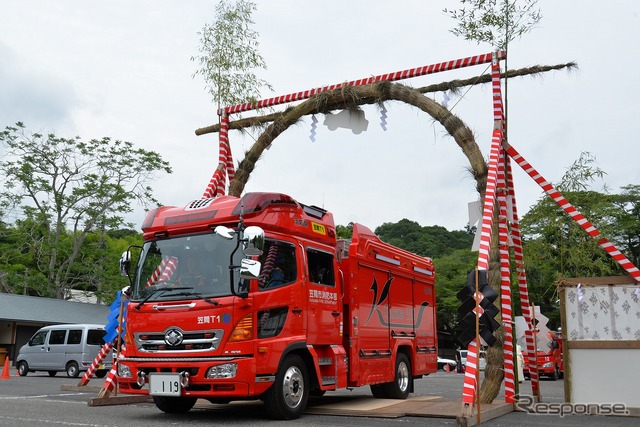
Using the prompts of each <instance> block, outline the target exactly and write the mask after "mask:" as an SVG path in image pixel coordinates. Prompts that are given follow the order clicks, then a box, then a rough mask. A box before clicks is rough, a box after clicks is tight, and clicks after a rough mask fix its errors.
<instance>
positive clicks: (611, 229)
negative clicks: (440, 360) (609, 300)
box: [514, 153, 640, 327]
mask: <svg viewBox="0 0 640 427" xmlns="http://www.w3.org/2000/svg"><path fill="white" fill-rule="evenodd" d="M604 174H605V173H604V171H602V170H601V169H600V168H598V167H597V165H596V161H595V158H594V157H593V156H592V155H591V154H590V153H581V155H580V157H579V159H578V160H576V161H575V162H574V163H573V164H572V165H571V166H570V167H569V168H568V169H567V172H566V173H565V174H564V176H563V177H562V179H561V181H560V182H559V183H558V184H557V185H556V187H557V188H558V189H560V190H561V191H562V193H563V195H564V196H565V198H566V199H567V200H569V201H570V203H571V204H572V205H573V206H575V207H576V209H578V211H579V212H580V213H582V214H583V215H584V216H585V217H586V218H587V219H588V220H589V222H591V223H592V224H593V225H594V226H596V227H597V228H598V230H600V232H601V233H602V235H604V236H607V237H608V238H609V239H610V240H611V241H612V242H613V243H614V244H615V245H616V247H618V249H620V250H621V251H622V252H626V253H630V254H631V253H632V251H633V245H631V246H629V245H627V243H628V242H629V241H632V240H633V238H631V240H630V239H628V238H627V237H625V236H629V235H632V234H633V230H636V232H637V230H640V223H639V222H638V217H637V216H636V219H635V220H633V209H634V204H637V203H638V202H639V201H640V199H639V198H638V195H636V196H635V197H633V196H632V195H631V194H621V195H615V194H608V193H605V192H598V191H594V190H592V189H590V187H591V185H592V184H593V183H594V182H595V180H596V179H599V178H602V177H603V176H604ZM625 188H628V187H625ZM634 201H635V203H634ZM627 208H628V209H629V211H630V212H631V213H630V214H629V212H628V211H627ZM520 224H521V227H522V234H523V244H524V256H525V265H526V270H527V281H528V285H529V296H530V299H531V301H532V302H533V303H535V304H536V305H539V306H540V308H541V311H542V313H544V314H545V315H546V316H547V317H548V318H549V320H550V326H552V327H553V326H558V323H559V320H560V319H559V314H560V313H559V311H558V309H559V307H558V304H557V293H556V282H557V281H558V280H559V279H561V278H563V277H589V276H613V275H621V274H625V272H624V270H623V269H622V267H620V265H619V264H618V263H617V262H616V261H615V260H614V259H613V258H612V257H610V256H609V255H608V254H607V252H606V251H604V250H603V249H602V248H601V247H600V245H599V244H598V242H597V241H596V240H595V239H593V238H592V237H591V236H590V235H589V234H587V232H585V231H584V230H583V229H582V227H581V226H580V225H578V224H577V223H576V222H575V221H574V220H573V219H572V218H571V217H570V216H569V215H568V214H567V213H566V212H565V211H564V210H563V209H562V208H560V207H559V206H558V204H557V203H556V202H555V201H554V200H552V199H550V198H549V197H548V196H547V195H546V194H544V195H543V196H542V197H541V198H540V199H539V200H538V202H537V203H536V204H535V205H534V206H533V207H532V208H531V209H530V210H529V212H527V213H526V214H525V215H524V216H523V217H522V221H521V222H520ZM622 224H625V225H624V226H622ZM629 231H631V232H630V233H629ZM637 237H638V236H637V234H636V239H637ZM630 259H633V258H630ZM514 301H515V302H518V301H517V300H516V299H514Z"/></svg>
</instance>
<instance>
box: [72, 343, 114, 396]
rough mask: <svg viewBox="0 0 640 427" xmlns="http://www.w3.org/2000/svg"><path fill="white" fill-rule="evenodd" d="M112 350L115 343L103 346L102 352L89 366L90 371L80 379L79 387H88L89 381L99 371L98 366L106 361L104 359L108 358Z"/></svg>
mask: <svg viewBox="0 0 640 427" xmlns="http://www.w3.org/2000/svg"><path fill="white" fill-rule="evenodd" d="M112 348H113V343H110V342H108V343H105V344H104V345H103V346H102V348H101V349H100V352H99V353H98V355H97V356H96V358H95V359H94V360H93V362H92V363H91V366H89V369H87V371H86V372H85V373H84V375H83V376H82V378H81V379H80V382H79V383H78V385H79V386H83V385H87V384H88V383H89V381H90V380H91V378H92V377H93V374H94V372H95V371H96V370H97V369H98V366H99V365H100V364H101V363H102V361H103V360H104V358H105V357H106V356H107V354H108V353H109V351H110V350H111V349H112Z"/></svg>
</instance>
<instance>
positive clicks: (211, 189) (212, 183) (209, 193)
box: [202, 164, 223, 199]
mask: <svg viewBox="0 0 640 427" xmlns="http://www.w3.org/2000/svg"><path fill="white" fill-rule="evenodd" d="M222 171H223V165H221V164H218V167H217V168H216V170H215V171H213V175H211V179H210V180H209V184H207V188H205V189H204V193H202V199H211V198H213V197H215V196H216V188H217V187H218V182H219V181H220V180H221V179H222Z"/></svg>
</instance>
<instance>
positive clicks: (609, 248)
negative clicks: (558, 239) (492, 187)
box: [507, 146, 640, 283]
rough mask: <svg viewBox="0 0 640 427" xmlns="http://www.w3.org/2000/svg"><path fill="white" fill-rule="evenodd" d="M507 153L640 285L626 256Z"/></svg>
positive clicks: (637, 273) (530, 169) (512, 152)
mask: <svg viewBox="0 0 640 427" xmlns="http://www.w3.org/2000/svg"><path fill="white" fill-rule="evenodd" d="M507 153H508V154H509V156H511V158H512V159H513V160H515V161H516V163H518V165H520V167H521V168H522V169H523V170H524V171H525V172H526V173H527V174H528V175H529V176H530V177H531V178H533V180H534V181H535V182H536V183H537V184H538V185H539V186H540V187H541V188H542V189H543V190H544V191H545V192H546V193H547V194H548V195H549V196H550V197H551V198H552V199H553V200H555V202H556V203H557V204H558V206H560V207H561V208H562V209H563V210H564V211H565V212H566V213H567V214H569V216H571V218H572V219H573V220H574V221H576V222H577V223H578V224H580V226H581V227H582V228H583V229H584V231H586V232H587V233H589V235H590V236H591V237H593V238H594V239H596V240H597V242H598V244H599V245H600V246H601V247H602V248H603V249H604V250H605V251H606V252H607V253H608V254H609V255H610V256H611V257H612V258H613V259H614V260H616V261H617V262H618V264H620V266H622V268H624V269H625V270H626V271H627V273H629V275H630V276H632V277H633V278H634V279H635V281H636V282H638V283H640V270H638V267H636V266H635V265H634V264H633V263H632V262H631V261H629V260H628V259H627V257H626V256H624V255H623V254H622V252H620V251H619V250H618V248H616V247H615V246H614V245H613V243H611V242H610V241H609V240H608V239H607V238H605V237H604V236H602V235H601V234H600V231H598V229H597V228H596V227H594V226H593V224H591V223H590V222H589V221H588V220H587V219H586V218H585V217H584V216H583V215H582V214H581V213H580V212H578V210H577V209H576V208H575V207H574V206H573V205H572V204H571V203H569V201H568V200H567V199H565V198H564V196H563V195H562V194H560V192H559V191H558V190H556V188H555V187H554V186H553V185H551V183H549V182H548V181H546V180H545V179H544V178H543V177H542V175H540V174H539V173H538V171H536V170H535V169H534V168H533V166H531V165H530V164H529V163H528V162H527V161H526V160H525V159H524V157H522V156H521V155H520V153H518V151H517V150H516V149H515V148H513V147H511V146H509V147H508V148H507Z"/></svg>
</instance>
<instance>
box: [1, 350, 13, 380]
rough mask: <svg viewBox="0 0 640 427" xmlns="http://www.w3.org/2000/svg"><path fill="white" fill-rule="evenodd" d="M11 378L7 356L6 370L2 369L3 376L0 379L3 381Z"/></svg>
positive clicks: (5, 361)
mask: <svg viewBox="0 0 640 427" xmlns="http://www.w3.org/2000/svg"><path fill="white" fill-rule="evenodd" d="M9 378H11V377H10V376H9V356H7V358H6V359H5V360H4V368H2V376H1V377H0V379H1V380H8V379H9Z"/></svg>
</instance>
